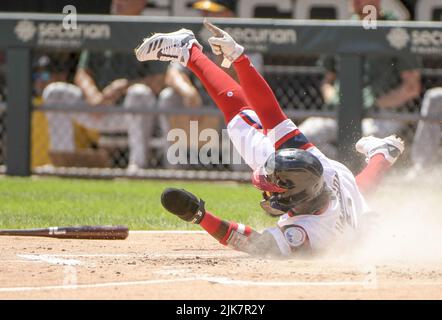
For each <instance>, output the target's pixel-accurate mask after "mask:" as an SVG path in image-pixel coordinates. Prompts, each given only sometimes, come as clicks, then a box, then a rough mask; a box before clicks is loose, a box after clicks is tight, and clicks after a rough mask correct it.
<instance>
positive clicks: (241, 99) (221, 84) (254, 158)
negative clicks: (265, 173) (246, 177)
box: [136, 30, 274, 169]
mask: <svg viewBox="0 0 442 320" xmlns="http://www.w3.org/2000/svg"><path fill="white" fill-rule="evenodd" d="M175 38H177V39H178V40H179V39H181V40H179V41H180V42H179V46H180V49H179V50H177V52H176V53H173V52H168V51H164V52H163V48H162V46H161V45H155V42H156V41H160V42H161V44H162V45H164V44H166V43H168V41H175V40H174V39H175ZM178 40H176V41H175V43H178V42H177V41H178ZM153 47H155V48H157V49H155V50H154V51H152V50H149V48H153ZM166 49H167V48H164V50H166ZM136 52H137V58H138V59H139V60H141V61H145V60H158V56H160V57H161V56H162V55H164V53H165V52H166V53H168V55H167V56H168V57H169V58H168V59H172V58H170V57H171V56H173V54H175V56H176V57H177V58H176V59H175V60H178V61H180V62H181V59H180V58H179V57H180V56H182V57H184V58H183V59H184V62H182V64H183V65H185V66H186V67H188V68H189V69H190V70H191V71H192V72H193V73H194V74H195V75H196V76H197V77H198V78H199V79H200V80H201V82H202V83H203V85H204V86H205V88H206V90H207V92H208V93H209V94H210V96H211V98H212V99H213V100H214V101H215V103H216V105H217V106H218V107H219V109H220V110H221V111H222V112H223V114H224V118H225V121H226V123H227V128H228V132H229V137H230V139H231V140H232V143H233V145H234V146H235V148H236V149H237V151H238V153H239V154H240V155H241V156H242V158H243V159H244V160H245V162H246V163H247V164H248V165H249V166H250V167H251V168H252V169H255V168H256V167H257V166H259V165H262V164H263V163H264V162H265V160H267V157H268V156H269V155H270V154H271V153H273V152H274V147H273V144H272V143H271V142H270V141H269V140H268V138H267V137H266V135H265V134H264V133H263V132H262V130H260V129H262V125H261V123H260V122H259V118H258V116H257V115H256V113H255V112H253V111H251V110H250V108H249V107H248V101H247V100H246V98H245V96H244V93H243V90H242V88H241V87H240V86H239V85H238V83H237V82H236V81H234V80H233V79H232V78H231V77H230V76H229V75H228V74H227V73H225V72H224V71H223V70H222V69H221V68H220V67H218V66H217V65H216V64H215V63H213V62H212V61H211V60H210V59H209V58H208V57H207V56H206V55H204V54H203V52H202V51H201V48H200V46H199V45H198V44H197V43H196V40H195V38H194V36H193V34H192V33H191V32H190V31H188V30H180V31H177V32H174V33H170V34H162V35H158V36H155V35H154V36H152V37H151V38H149V39H146V40H145V41H144V42H143V44H142V45H141V46H140V47H138V48H137V49H136ZM172 60H173V59H172Z"/></svg>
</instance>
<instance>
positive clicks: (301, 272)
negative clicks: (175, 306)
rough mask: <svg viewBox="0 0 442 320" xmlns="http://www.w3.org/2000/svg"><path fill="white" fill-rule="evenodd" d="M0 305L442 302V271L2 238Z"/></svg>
mask: <svg viewBox="0 0 442 320" xmlns="http://www.w3.org/2000/svg"><path fill="white" fill-rule="evenodd" d="M0 299H442V265H441V264H440V263H433V264H431V263H428V262H427V263H426V264H425V265H419V264H415V263H413V264H411V263H404V262H397V263H395V262H390V263H388V264H387V263H381V264H372V265H367V264H361V263H356V262H348V261H347V260H346V259H343V258H340V259H337V258H335V259H330V258H327V259H326V258H323V259H315V260H276V261H275V260H264V259H255V258H250V257H248V256H247V255H245V254H242V253H238V252H234V251H232V250H230V249H228V248H224V247H222V246H221V245H220V244H218V243H217V242H216V241H215V240H213V239H212V238H210V237H209V236H208V235H206V234H204V233H189V232H183V233H179V232H178V233H177V232H165V233H164V232H140V233H137V232H135V233H131V235H130V236H129V238H128V239H127V240H123V241H94V240H90V241H82V240H81V241H80V240H58V239H49V238H25V237H2V238H1V252H0Z"/></svg>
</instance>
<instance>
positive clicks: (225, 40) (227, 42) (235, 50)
mask: <svg viewBox="0 0 442 320" xmlns="http://www.w3.org/2000/svg"><path fill="white" fill-rule="evenodd" d="M204 26H205V27H206V28H207V29H208V30H209V31H210V32H211V33H212V34H213V37H210V38H209V44H210V47H211V48H212V52H213V53H214V54H216V55H221V54H222V55H223V56H224V60H223V62H222V63H221V65H222V66H223V67H224V68H230V66H231V65H232V63H233V62H234V61H235V60H236V59H238V58H239V56H241V55H242V53H243V52H244V47H243V46H241V45H239V44H237V43H236V42H235V40H233V38H232V37H231V36H230V35H229V34H228V33H227V32H225V31H224V30H221V29H220V28H218V27H217V26H215V25H213V24H211V23H210V22H208V21H207V20H204Z"/></svg>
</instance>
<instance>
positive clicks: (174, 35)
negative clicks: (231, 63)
mask: <svg viewBox="0 0 442 320" xmlns="http://www.w3.org/2000/svg"><path fill="white" fill-rule="evenodd" d="M194 44H195V45H196V46H198V47H199V48H200V49H202V46H201V45H200V44H199V43H198V41H197V40H196V39H195V35H194V34H193V32H192V31H191V30H188V29H180V30H178V31H175V32H171V33H156V34H154V35H152V36H151V37H150V38H146V39H144V41H143V43H142V44H140V45H139V46H138V47H137V48H136V49H135V56H136V57H137V59H138V61H149V60H159V61H176V62H179V63H181V64H182V65H183V66H186V65H187V62H188V61H189V57H190V48H191V47H192V45H194Z"/></svg>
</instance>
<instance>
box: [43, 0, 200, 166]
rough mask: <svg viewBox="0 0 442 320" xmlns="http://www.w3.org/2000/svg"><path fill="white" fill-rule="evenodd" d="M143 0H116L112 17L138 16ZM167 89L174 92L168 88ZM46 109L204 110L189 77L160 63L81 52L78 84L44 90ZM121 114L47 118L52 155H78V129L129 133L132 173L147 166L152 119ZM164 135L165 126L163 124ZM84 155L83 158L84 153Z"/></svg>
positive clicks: (117, 54) (53, 114)
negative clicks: (77, 126) (179, 107)
mask: <svg viewBox="0 0 442 320" xmlns="http://www.w3.org/2000/svg"><path fill="white" fill-rule="evenodd" d="M145 6H146V1H145V0H113V1H112V4H111V13H112V14H117V15H140V14H141V13H142V12H143V10H144V9H145ZM166 82H167V85H169V86H170V88H165V87H166ZM43 98H44V100H45V102H46V104H48V105H54V106H56V107H60V108H63V107H70V106H77V105H82V104H84V103H86V104H87V105H88V106H91V107H100V106H105V105H115V104H120V103H121V104H122V105H123V107H124V108H127V109H128V110H129V109H134V108H135V109H140V108H145V109H146V110H149V109H150V110H152V109H153V108H155V107H156V106H158V107H159V108H167V107H170V106H173V104H174V103H179V105H182V104H184V105H186V106H189V107H195V106H199V105H201V98H200V96H199V94H198V92H197V90H196V89H195V88H194V87H193V86H192V85H191V83H190V81H189V79H188V78H187V76H186V75H185V74H183V73H181V72H179V71H173V70H171V71H168V69H167V66H166V65H164V64H161V63H150V62H149V63H144V64H140V63H138V61H137V60H136V58H135V56H134V54H133V52H113V51H110V50H106V51H104V52H90V51H83V52H82V54H81V56H80V59H79V63H78V66H77V72H76V74H75V77H74V84H69V83H65V82H55V83H52V84H50V85H49V86H47V87H46V88H45V90H44V94H43ZM123 119H124V121H122V118H121V116H120V115H118V114H101V113H98V114H97V113H93V114H90V113H82V114H73V113H66V112H49V113H48V122H49V130H50V137H51V148H52V151H53V152H55V153H57V152H59V153H62V154H66V153H68V154H69V153H73V154H76V153H77V154H78V152H79V151H78V150H76V148H75V140H74V123H73V121H72V120H75V122H77V123H80V124H81V125H83V126H85V127H87V128H94V129H97V130H98V131H100V132H103V131H106V132H122V131H125V132H127V133H128V140H129V150H130V151H129V165H128V169H129V170H130V171H134V170H137V169H139V168H146V167H147V166H148V160H149V153H150V149H151V147H150V142H151V138H152V134H153V129H154V125H155V116H154V115H153V114H128V115H126V116H125V118H123ZM159 123H160V126H161V124H163V125H162V128H161V129H162V130H163V131H164V130H167V128H165V126H166V124H165V121H164V118H161V119H160V121H159ZM80 153H81V152H80Z"/></svg>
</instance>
